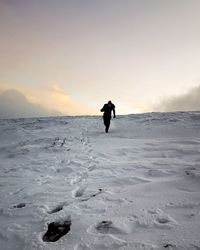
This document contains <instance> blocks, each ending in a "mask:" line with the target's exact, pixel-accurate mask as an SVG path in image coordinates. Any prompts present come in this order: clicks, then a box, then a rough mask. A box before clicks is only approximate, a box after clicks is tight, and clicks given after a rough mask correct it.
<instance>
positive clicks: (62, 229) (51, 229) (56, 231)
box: [42, 220, 71, 242]
mask: <svg viewBox="0 0 200 250" xmlns="http://www.w3.org/2000/svg"><path fill="white" fill-rule="evenodd" d="M70 226H71V221H69V220H66V221H58V222H51V223H50V224H49V225H48V230H47V232H46V233H45V234H44V236H43V237H42V239H43V241H46V242H55V241H57V240H59V239H60V238H61V237H62V236H64V235H65V234H67V233H68V232H69V231H70Z"/></svg>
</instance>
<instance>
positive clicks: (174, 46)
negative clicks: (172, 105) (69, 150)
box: [0, 0, 200, 115]
mask: <svg viewBox="0 0 200 250" xmlns="http://www.w3.org/2000/svg"><path fill="white" fill-rule="evenodd" d="M199 10H200V1H199V0H56V1H55V0H0V41H1V42H0V90H1V91H3V90H6V89H16V90H18V91H20V92H21V93H23V94H24V95H25V96H26V97H27V98H28V100H29V101H31V102H33V103H37V104H39V105H41V106H43V107H45V108H48V109H54V110H57V111H59V112H62V113H63V114H74V115H76V114H100V113H99V109H100V108H101V107H102V106H103V104H104V103H105V102H107V101H108V100H112V101H113V102H114V103H115V105H116V112H117V113H118V114H127V113H136V112H146V111H153V110H154V105H156V107H158V108H157V109H158V110H159V103H162V101H163V100H164V99H166V98H169V97H170V98H171V97H173V96H175V98H176V97H177V96H182V95H186V94H187V93H188V92H189V93H190V91H191V89H194V87H198V86H199V85H200V14H199ZM197 89H198V88H197ZM197 108H198V107H197ZM199 109H200V107H199Z"/></svg>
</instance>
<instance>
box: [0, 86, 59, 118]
mask: <svg viewBox="0 0 200 250" xmlns="http://www.w3.org/2000/svg"><path fill="white" fill-rule="evenodd" d="M53 115H61V113H59V112H56V111H55V112H51V111H49V110H47V109H45V108H43V107H42V106H40V105H36V104H33V103H31V102H29V101H28V99H27V98H26V97H25V96H24V95H23V94H22V93H21V92H20V91H18V90H15V89H11V90H6V91H3V92H2V93H1V94H0V118H25V117H42V116H53Z"/></svg>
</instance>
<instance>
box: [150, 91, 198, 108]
mask: <svg viewBox="0 0 200 250" xmlns="http://www.w3.org/2000/svg"><path fill="white" fill-rule="evenodd" d="M154 111H160V112H173V111H200V86H197V87H193V88H192V89H190V90H189V91H188V92H187V93H186V94H183V95H180V96H172V97H170V98H167V99H165V100H163V101H161V102H160V103H158V104H157V105H156V106H155V107H154Z"/></svg>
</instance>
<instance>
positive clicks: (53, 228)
mask: <svg viewBox="0 0 200 250" xmlns="http://www.w3.org/2000/svg"><path fill="white" fill-rule="evenodd" d="M66 141H67V139H66V138H64V139H63V140H60V139H59V137H56V138H55V140H54V141H53V144H52V147H55V146H60V147H63V146H64V145H65V144H67V143H66ZM80 141H81V143H82V146H83V153H84V155H86V156H87V157H86V158H85V159H84V161H85V162H83V164H81V163H79V162H78V161H76V160H74V161H70V162H69V163H68V165H70V164H72V165H75V166H76V167H81V166H84V167H85V168H84V170H83V171H82V172H78V175H76V176H75V177H74V178H72V180H71V181H70V185H72V186H74V185H76V187H75V188H74V189H73V190H72V192H71V195H72V198H74V199H75V200H74V202H86V201H88V200H90V199H92V198H95V197H96V196H97V195H100V194H101V193H102V192H103V189H101V188H100V189H98V190H97V191H96V192H94V193H91V194H87V195H85V191H86V189H87V185H86V181H87V178H88V175H89V172H90V171H92V170H93V169H94V168H95V158H94V157H92V155H91V152H92V148H91V145H90V143H89V139H88V138H87V137H86V136H85V137H84V136H83V138H82V139H81V140H80ZM66 150H67V151H69V150H70V148H67V147H66ZM88 166H89V167H88ZM72 203H73V202H72ZM68 205H69V203H67V202H63V203H60V204H58V205H57V206H55V207H54V208H52V209H51V210H49V211H47V213H48V214H50V215H52V214H55V213H59V212H61V211H62V210H63V209H64V207H65V206H68ZM25 206H26V204H25V203H19V204H17V205H15V206H13V208H15V209H18V208H24V207H25ZM129 222H130V225H131V226H130V225H127V228H129V230H128V231H127V230H124V228H121V227H120V225H116V224H115V223H113V221H111V220H103V221H99V222H97V223H96V224H95V225H93V226H91V227H89V228H88V230H87V231H88V232H89V233H91V232H93V233H94V232H96V233H100V234H108V235H110V234H111V235H116V234H121V235H123V234H128V233H130V232H131V231H132V229H131V227H137V228H139V227H146V228H149V227H157V228H168V229H169V228H171V227H173V226H174V225H177V222H176V221H175V220H174V219H173V218H172V217H170V216H169V215H167V214H165V213H164V212H163V211H162V210H157V211H153V210H149V211H146V216H145V215H144V216H143V217H141V216H140V217H138V216H137V215H132V216H131V217H130V218H129ZM71 224H72V221H71V217H70V216H68V217H67V218H64V219H62V220H56V221H53V222H51V223H49V224H48V228H47V231H46V232H45V233H44V235H43V236H42V240H43V241H45V242H55V241H58V240H59V239H60V238H61V237H63V236H64V235H66V234H67V233H68V232H69V231H70V228H71ZM171 246H172V245H171V244H170V243H166V244H165V245H163V247H164V248H170V247H171Z"/></svg>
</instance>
